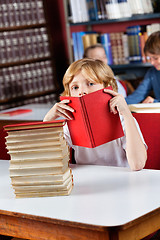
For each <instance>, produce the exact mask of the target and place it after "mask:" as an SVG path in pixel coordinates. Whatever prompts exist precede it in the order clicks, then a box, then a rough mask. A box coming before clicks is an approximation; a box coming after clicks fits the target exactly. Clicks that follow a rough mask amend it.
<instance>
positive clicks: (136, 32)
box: [126, 25, 142, 62]
mask: <svg viewBox="0 0 160 240" xmlns="http://www.w3.org/2000/svg"><path fill="white" fill-rule="evenodd" d="M126 32H127V35H128V47H129V61H130V62H142V55H141V45H140V44H141V43H140V34H141V27H140V26H139V25H136V26H130V27H127V29H126Z"/></svg>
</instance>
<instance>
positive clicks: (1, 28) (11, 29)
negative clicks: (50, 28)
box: [0, 23, 46, 32]
mask: <svg viewBox="0 0 160 240" xmlns="http://www.w3.org/2000/svg"><path fill="white" fill-rule="evenodd" d="M45 26H46V24H45V23H39V24H30V25H21V26H11V27H0V32H4V31H5V32H9V31H16V30H23V29H31V28H41V27H45Z"/></svg>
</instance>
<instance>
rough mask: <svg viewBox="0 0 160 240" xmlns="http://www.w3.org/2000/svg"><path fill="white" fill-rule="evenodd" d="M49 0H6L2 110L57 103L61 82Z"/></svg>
mask: <svg viewBox="0 0 160 240" xmlns="http://www.w3.org/2000/svg"><path fill="white" fill-rule="evenodd" d="M46 11H47V9H46V1H45V0H32V1H28V0H23V1H22V2H21V1H19V0H15V2H14V4H11V3H10V1H3V3H2V5H1V16H0V20H1V21H0V49H1V51H0V85H1V88H0V110H4V109H7V108H10V107H16V106H19V105H23V104H28V103H34V102H36V103H39V101H40V102H41V103H42V102H43V100H44V102H47V100H48V101H49V102H54V100H56V99H57V94H58V90H59V84H58V82H57V73H56V67H55V59H54V51H53V46H52V45H53V44H52V42H51V40H52V37H51V31H50V29H49V25H48V19H47V14H46Z"/></svg>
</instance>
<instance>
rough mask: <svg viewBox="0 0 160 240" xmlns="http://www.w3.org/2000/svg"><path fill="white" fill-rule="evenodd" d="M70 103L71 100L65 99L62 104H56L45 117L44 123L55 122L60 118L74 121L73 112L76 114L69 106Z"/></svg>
mask: <svg viewBox="0 0 160 240" xmlns="http://www.w3.org/2000/svg"><path fill="white" fill-rule="evenodd" d="M69 102H70V100H68V99H65V100H62V101H61V102H58V103H56V104H55V105H54V106H53V107H52V108H51V109H50V110H49V112H48V113H47V114H46V115H45V117H44V119H43V121H44V122H45V121H54V120H56V119H57V118H59V117H62V118H65V119H67V120H72V119H73V116H72V112H74V109H73V108H71V107H70V106H68V105H67V104H68V103H69Z"/></svg>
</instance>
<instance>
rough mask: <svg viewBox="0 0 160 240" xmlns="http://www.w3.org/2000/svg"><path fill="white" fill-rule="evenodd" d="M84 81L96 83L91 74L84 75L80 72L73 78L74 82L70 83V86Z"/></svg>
mask: <svg viewBox="0 0 160 240" xmlns="http://www.w3.org/2000/svg"><path fill="white" fill-rule="evenodd" d="M84 81H93V82H95V81H96V79H94V78H93V77H91V76H89V74H87V73H85V74H84V72H83V73H82V71H80V72H78V73H77V74H75V76H74V77H73V79H72V81H71V82H70V84H71V83H72V84H73V83H81V82H84Z"/></svg>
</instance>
